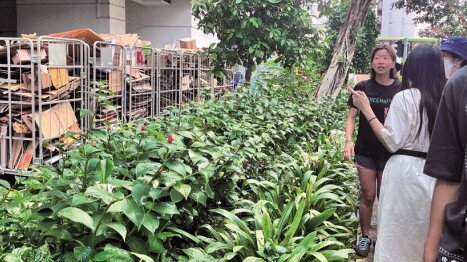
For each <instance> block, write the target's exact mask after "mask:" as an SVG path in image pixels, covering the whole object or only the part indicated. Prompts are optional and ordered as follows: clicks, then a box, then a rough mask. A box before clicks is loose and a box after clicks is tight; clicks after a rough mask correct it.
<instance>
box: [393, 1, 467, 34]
mask: <svg viewBox="0 0 467 262" xmlns="http://www.w3.org/2000/svg"><path fill="white" fill-rule="evenodd" d="M394 6H395V7H397V8H400V9H405V10H406V12H414V13H415V14H416V15H417V18H416V22H418V23H428V24H429V25H430V27H429V28H428V29H426V30H424V31H422V32H420V33H421V35H423V36H431V37H446V36H449V35H462V36H466V35H467V15H466V14H467V1H465V0H410V1H408V0H398V1H397V2H396V3H394Z"/></svg>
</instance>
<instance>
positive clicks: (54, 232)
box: [44, 228, 73, 241]
mask: <svg viewBox="0 0 467 262" xmlns="http://www.w3.org/2000/svg"><path fill="white" fill-rule="evenodd" d="M44 235H46V236H53V237H56V238H60V239H65V240H68V241H72V240H73V236H72V235H71V234H70V232H68V231H67V230H66V229H59V228H54V229H50V230H49V231H47V232H45V233H44Z"/></svg>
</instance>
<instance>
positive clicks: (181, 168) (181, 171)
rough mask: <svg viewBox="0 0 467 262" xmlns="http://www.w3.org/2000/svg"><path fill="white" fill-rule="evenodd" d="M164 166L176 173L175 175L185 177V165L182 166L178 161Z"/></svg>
mask: <svg viewBox="0 0 467 262" xmlns="http://www.w3.org/2000/svg"><path fill="white" fill-rule="evenodd" d="M166 166H167V168H168V169H170V170H172V171H174V172H176V173H177V174H180V175H182V176H185V175H186V169H185V164H183V163H182V162H180V161H176V160H170V161H168V162H167V163H166Z"/></svg>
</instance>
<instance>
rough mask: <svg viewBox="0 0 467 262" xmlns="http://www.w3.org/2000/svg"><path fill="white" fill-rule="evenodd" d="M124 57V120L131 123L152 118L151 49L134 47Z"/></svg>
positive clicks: (153, 93) (152, 76)
mask: <svg viewBox="0 0 467 262" xmlns="http://www.w3.org/2000/svg"><path fill="white" fill-rule="evenodd" d="M126 55H127V57H126V58H127V61H129V62H127V68H126V72H125V84H126V88H127V89H126V106H125V107H126V111H125V112H126V119H127V121H129V122H131V121H135V120H138V119H142V118H146V117H152V116H154V115H155V114H156V110H157V108H156V106H155V103H156V82H155V69H154V66H153V65H154V55H153V49H151V48H147V47H139V46H134V47H132V48H130V49H128V50H127V53H126Z"/></svg>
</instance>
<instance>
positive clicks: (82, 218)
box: [58, 207, 95, 231]
mask: <svg viewBox="0 0 467 262" xmlns="http://www.w3.org/2000/svg"><path fill="white" fill-rule="evenodd" d="M58 214H59V215H60V216H63V217H65V218H68V219H70V220H72V221H74V222H76V223H80V224H83V225H85V226H87V227H88V228H90V229H91V230H92V231H94V230H95V228H94V222H93V220H92V217H91V216H89V215H88V213H86V212H84V211H83V210H81V209H79V208H76V207H66V208H64V209H62V210H60V211H58Z"/></svg>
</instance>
